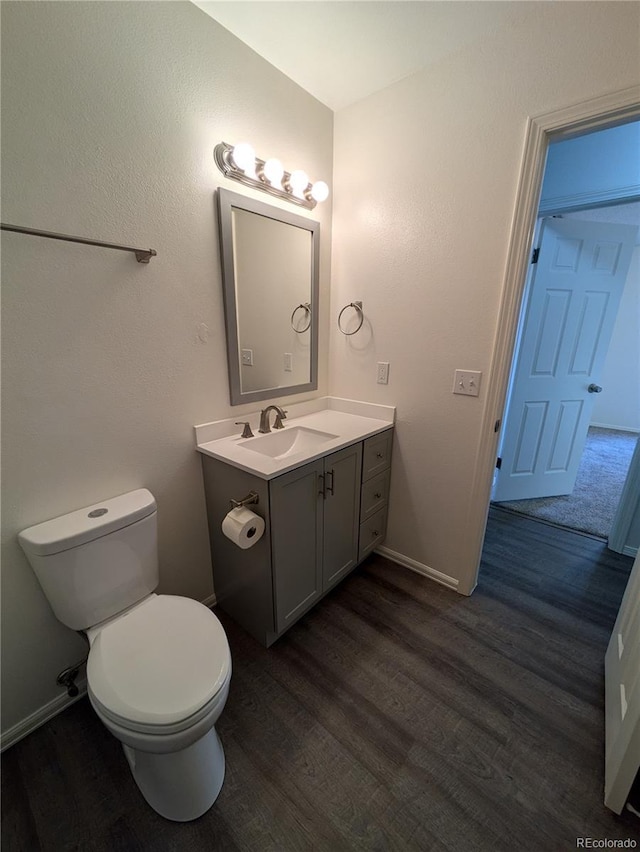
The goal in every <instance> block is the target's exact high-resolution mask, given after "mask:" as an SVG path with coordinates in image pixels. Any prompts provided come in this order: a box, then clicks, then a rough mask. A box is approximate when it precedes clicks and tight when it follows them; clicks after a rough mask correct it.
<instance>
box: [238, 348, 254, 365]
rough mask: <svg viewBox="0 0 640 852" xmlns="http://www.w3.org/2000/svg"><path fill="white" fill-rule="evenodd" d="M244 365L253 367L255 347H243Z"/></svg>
mask: <svg viewBox="0 0 640 852" xmlns="http://www.w3.org/2000/svg"><path fill="white" fill-rule="evenodd" d="M240 354H241V356H242V366H243V367H253V349H241V350H240Z"/></svg>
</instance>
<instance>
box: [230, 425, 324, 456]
mask: <svg viewBox="0 0 640 852" xmlns="http://www.w3.org/2000/svg"><path fill="white" fill-rule="evenodd" d="M337 437H338V436H337V435H333V434H332V433H331V432H321V431H319V430H318V429H308V428H306V427H305V426H293V427H291V428H290V429H287V427H286V426H285V428H284V429H279V430H278V431H277V432H269V434H268V435H260V437H258V438H248V439H247V441H246V443H244V444H239V445H238V446H241V447H242V449H243V450H250V451H251V452H252V453H260V454H261V455H263V456H269V458H272V459H283V458H287V456H293V455H298V453H306V454H308V455H311V454H313V453H314V452H315V451H316V450H321V449H322V447H323V446H324V445H325V444H328V443H329V442H330V441H333V440H335V438H337Z"/></svg>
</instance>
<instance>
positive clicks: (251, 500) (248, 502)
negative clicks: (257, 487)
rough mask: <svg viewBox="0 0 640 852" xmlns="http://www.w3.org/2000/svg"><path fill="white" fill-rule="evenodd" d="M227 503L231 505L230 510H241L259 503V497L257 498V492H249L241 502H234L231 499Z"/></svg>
mask: <svg viewBox="0 0 640 852" xmlns="http://www.w3.org/2000/svg"><path fill="white" fill-rule="evenodd" d="M229 502H230V503H231V508H232V509H241V508H242V507H243V506H252V505H254V504H255V503H259V502H260V497H259V496H258V492H257V491H250V492H249V493H248V494H247V496H246V497H243V498H242V500H234V499H233V498H232V499H231V500H229Z"/></svg>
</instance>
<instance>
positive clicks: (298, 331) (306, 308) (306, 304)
mask: <svg viewBox="0 0 640 852" xmlns="http://www.w3.org/2000/svg"><path fill="white" fill-rule="evenodd" d="M300 308H302V310H303V311H306V312H307V314H308V315H309V322H308V323H307V324H306V325H305V327H304V328H300V329H298V328H296V327H295V325H294V324H293V318H294V317H295V315H296V311H299V310H300ZM290 322H291V328H292V329H293V330H294V331H295V333H296V334H303V332H305V331H309V329H310V328H311V305H310V304H309V302H303V303H302V304H300V305H298V307H297V308H294V309H293V313H292V314H291V320H290Z"/></svg>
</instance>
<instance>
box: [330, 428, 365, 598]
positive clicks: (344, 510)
mask: <svg viewBox="0 0 640 852" xmlns="http://www.w3.org/2000/svg"><path fill="white" fill-rule="evenodd" d="M361 474H362V444H361V443H358V444H355V445H354V446H351V447H346V448H345V449H344V450H339V451H338V452H337V453H333V454H332V455H330V456H327V458H326V459H325V484H326V486H327V487H326V490H325V494H326V498H325V501H324V558H323V580H324V588H325V589H328V588H329V587H330V586H333V585H334V584H335V583H337V582H338V580H340V579H341V578H342V577H343V576H344V575H345V574H347V573H348V572H349V571H350V570H351V569H352V568H353V567H354V566H355V564H356V562H357V561H358V531H359V524H360V479H361Z"/></svg>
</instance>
